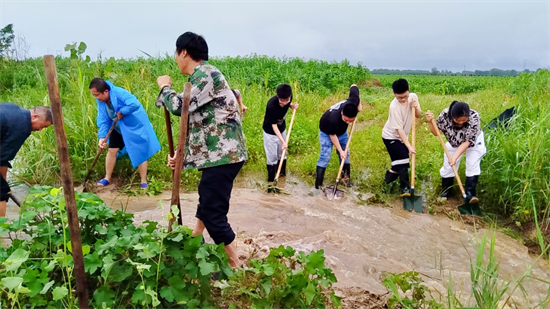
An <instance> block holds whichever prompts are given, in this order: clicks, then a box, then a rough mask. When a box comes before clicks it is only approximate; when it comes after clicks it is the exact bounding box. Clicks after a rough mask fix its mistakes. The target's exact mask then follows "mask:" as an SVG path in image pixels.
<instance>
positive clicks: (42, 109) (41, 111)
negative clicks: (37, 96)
mask: <svg viewBox="0 0 550 309" xmlns="http://www.w3.org/2000/svg"><path fill="white" fill-rule="evenodd" d="M32 111H33V113H34V114H36V115H38V116H40V118H42V119H44V120H46V121H48V122H49V123H53V115H52V110H51V109H50V108H49V107H46V106H35V107H33V108H32Z"/></svg>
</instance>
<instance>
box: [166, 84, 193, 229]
mask: <svg viewBox="0 0 550 309" xmlns="http://www.w3.org/2000/svg"><path fill="white" fill-rule="evenodd" d="M191 87H192V85H191V83H190V82H187V83H185V86H184V88H183V102H182V106H181V118H180V132H179V136H178V149H177V150H176V167H175V169H174V172H173V174H172V198H171V199H170V207H171V206H172V205H176V206H177V207H178V208H179V211H180V213H179V219H178V223H179V224H182V222H183V220H182V212H181V205H180V183H181V169H182V167H183V157H184V155H185V141H186V139H187V122H188V120H189V102H190V101H191ZM170 212H172V209H171V208H170ZM175 220H176V219H175V218H172V219H171V220H170V222H169V226H168V231H170V232H171V231H172V223H174V221H175Z"/></svg>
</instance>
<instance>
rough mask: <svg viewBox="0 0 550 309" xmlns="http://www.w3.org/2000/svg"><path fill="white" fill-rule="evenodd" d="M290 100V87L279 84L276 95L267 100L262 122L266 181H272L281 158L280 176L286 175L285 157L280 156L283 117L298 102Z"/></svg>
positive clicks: (283, 144) (282, 142)
mask: <svg viewBox="0 0 550 309" xmlns="http://www.w3.org/2000/svg"><path fill="white" fill-rule="evenodd" d="M290 102H292V87H290V85H288V84H281V85H279V86H278V87H277V95H276V96H274V97H272V98H271V99H269V101H267V106H266V108H265V116H264V123H263V126H262V128H263V132H264V134H263V135H264V149H265V156H266V158H267V181H274V180H275V174H276V173H277V168H278V166H279V162H280V160H283V165H282V167H281V176H285V175H286V157H285V158H281V155H282V152H283V150H285V149H287V148H288V145H287V144H286V122H285V117H286V113H287V111H288V109H289V108H292V109H297V108H298V103H296V102H295V103H290Z"/></svg>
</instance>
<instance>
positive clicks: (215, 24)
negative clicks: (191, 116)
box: [0, 0, 550, 71]
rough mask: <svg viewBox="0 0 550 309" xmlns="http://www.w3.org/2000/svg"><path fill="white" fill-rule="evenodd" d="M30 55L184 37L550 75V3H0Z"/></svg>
mask: <svg viewBox="0 0 550 309" xmlns="http://www.w3.org/2000/svg"><path fill="white" fill-rule="evenodd" d="M10 23H13V24H14V29H15V32H16V34H21V35H23V36H24V37H25V38H26V41H27V42H28V43H29V44H30V46H31V47H30V50H29V53H30V55H31V56H33V57H35V56H42V55H44V54H48V53H51V54H60V53H63V54H64V55H68V53H66V52H64V51H63V48H64V47H65V44H67V43H72V42H80V41H83V42H85V43H86V44H87V45H88V49H87V51H86V54H87V55H90V56H92V57H95V56H96V55H97V54H99V53H100V52H101V53H102V55H103V56H104V57H111V56H114V57H115V58H120V57H124V58H130V57H139V56H144V54H143V53H141V52H140V50H143V51H145V52H147V53H148V54H151V55H164V54H165V53H169V54H170V55H172V54H173V53H174V50H175V41H176V38H177V37H178V36H179V35H180V34H182V33H183V32H185V31H193V32H196V33H199V34H202V35H204V37H205V38H206V41H207V42H208V45H209V49H210V55H211V56H237V55H242V56H244V55H250V54H253V53H256V54H259V55H268V56H276V57H283V56H286V57H300V58H304V59H310V58H315V59H322V60H327V61H332V60H336V61H341V60H343V59H346V58H347V59H348V60H349V61H351V62H352V63H357V62H361V63H362V64H363V65H365V66H367V67H368V68H370V69H376V68H390V69H427V70H429V69H431V68H432V67H437V68H438V69H440V70H442V69H446V70H452V71H462V70H463V69H464V68H466V70H475V69H480V70H488V69H491V68H501V69H516V70H522V69H523V68H524V65H526V68H528V69H531V70H533V69H537V68H548V67H550V1H445V0H441V1H93V2H92V1H19V0H0V27H4V26H5V25H7V24H10Z"/></svg>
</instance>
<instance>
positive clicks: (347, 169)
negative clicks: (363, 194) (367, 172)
mask: <svg viewBox="0 0 550 309" xmlns="http://www.w3.org/2000/svg"><path fill="white" fill-rule="evenodd" d="M350 172H351V167H350V165H349V164H346V163H344V167H343V168H342V179H343V180H344V181H345V184H346V187H348V188H351V187H353V185H352V184H351V180H350V177H351V176H350Z"/></svg>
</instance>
